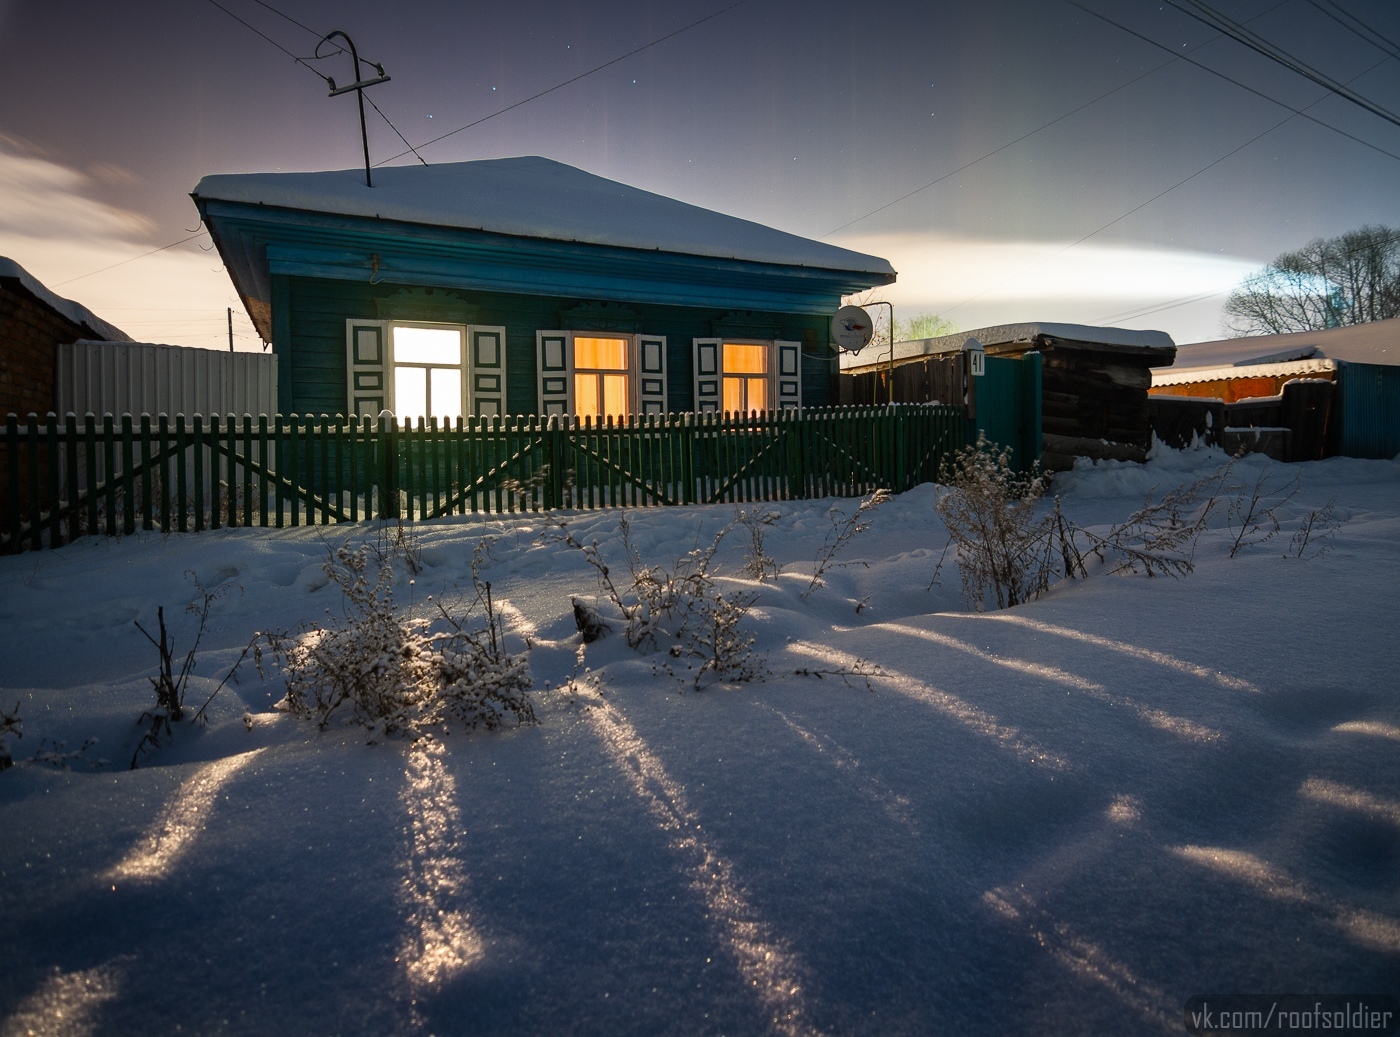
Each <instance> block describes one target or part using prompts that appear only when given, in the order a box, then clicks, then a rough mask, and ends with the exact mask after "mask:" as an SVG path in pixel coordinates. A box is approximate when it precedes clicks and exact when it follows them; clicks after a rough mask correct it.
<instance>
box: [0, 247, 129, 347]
mask: <svg viewBox="0 0 1400 1037" xmlns="http://www.w3.org/2000/svg"><path fill="white" fill-rule="evenodd" d="M0 277H9V278H13V279H15V280H17V281H18V282H19V283H20V284H21V285H23V286H24V289H25V291H27V292H28V293H29V294H30V295H32V296H34V298H36V299H38V300H39V301H40V302H42V303H43V304H44V305H45V306H47V307H48V308H49V309H51V310H53V311H54V312H55V313H59V314H61V315H62V316H64V317H67V318H68V319H69V320H71V321H72V322H73V323H74V324H78V325H86V326H87V328H88V330H89V331H91V332H92V334H93V336H94V337H96V338H100V339H103V340H105V341H107V342H130V341H131V336H130V335H128V334H127V333H126V332H124V331H122V330H121V329H120V328H118V327H115V326H114V325H111V324H108V323H107V322H106V321H105V320H103V319H102V318H101V317H99V316H97V315H96V314H95V313H93V312H92V311H91V310H89V309H88V308H87V307H86V306H83V305H81V304H79V303H76V302H74V301H73V300H72V299H65V298H63V297H62V296H60V295H55V294H54V293H53V292H51V291H49V289H47V288H45V287H44V285H43V283H42V282H41V281H40V280H39V279H38V278H37V277H35V276H34V275H33V274H31V273H30V272H29V271H28V270H26V269H24V267H22V266H20V265H19V264H18V263H16V262H15V261H14V260H13V259H7V258H6V257H4V256H0Z"/></svg>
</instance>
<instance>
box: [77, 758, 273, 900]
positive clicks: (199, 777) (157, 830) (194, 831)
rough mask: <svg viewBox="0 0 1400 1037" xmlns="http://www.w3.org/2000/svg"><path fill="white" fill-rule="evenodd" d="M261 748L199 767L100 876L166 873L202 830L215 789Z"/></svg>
mask: <svg viewBox="0 0 1400 1037" xmlns="http://www.w3.org/2000/svg"><path fill="white" fill-rule="evenodd" d="M261 752H262V750H261V749H254V750H253V751H252V752H247V753H240V754H239V755H238V756H229V757H226V758H224V759H222V760H215V761H213V762H212V763H206V764H205V765H204V766H202V767H200V768H199V770H197V771H195V772H194V774H193V775H192V776H191V777H190V778H188V779H187V780H186V781H185V782H184V784H182V785H181V786H180V787H179V788H178V789H177V790H176V792H175V795H174V796H172V797H171V799H170V802H169V803H167V804H166V806H165V809H164V810H163V811H161V815H160V817H158V818H157V819H156V821H155V823H154V824H153V825H151V827H150V828H148V829H147V830H146V834H145V835H144V836H143V837H142V839H141V841H140V842H139V843H138V844H137V845H136V847H135V848H134V849H132V851H131V852H130V853H128V854H127V855H126V856H125V857H124V858H122V859H121V860H120V861H119V862H118V863H117V864H115V865H113V866H112V867H111V868H109V869H108V870H107V872H106V874H105V875H104V876H103V877H104V878H105V879H107V880H108V881H112V880H116V879H138V880H141V881H151V880H155V879H163V878H165V877H166V876H167V875H169V874H170V872H171V871H172V870H173V869H174V867H175V865H176V863H177V862H178V861H179V860H180V858H181V857H183V856H184V855H185V854H186V853H187V852H188V851H189V848H190V846H191V845H192V844H193V843H194V840H195V837H196V836H198V835H199V833H200V832H202V831H204V826H205V824H206V823H207V822H208V820H209V814H210V812H211V811H212V810H213V809H214V804H215V803H216V802H218V798H219V790H220V789H222V788H223V787H224V785H225V784H227V782H228V780H229V779H230V778H232V777H233V776H234V775H235V774H237V773H238V772H239V771H241V770H242V769H243V768H244V767H246V766H248V764H250V763H252V762H253V760H254V759H256V758H257V756H258V754H259V753H261Z"/></svg>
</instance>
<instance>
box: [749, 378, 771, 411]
mask: <svg viewBox="0 0 1400 1037" xmlns="http://www.w3.org/2000/svg"><path fill="white" fill-rule="evenodd" d="M746 381H747V382H748V383H749V391H748V393H747V394H746V398H745V400H744V407H745V409H746V410H757V411H766V410H767V409H768V379H767V378H749V379H746Z"/></svg>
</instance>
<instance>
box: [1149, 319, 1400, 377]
mask: <svg viewBox="0 0 1400 1037" xmlns="http://www.w3.org/2000/svg"><path fill="white" fill-rule="evenodd" d="M1311 356H1320V357H1330V358H1331V359H1333V360H1345V361H1347V362H1349V363H1354V364H1400V317H1393V318H1391V319H1390V320H1378V321H1372V322H1371V323H1369V324H1353V325H1351V326H1349V327H1345V328H1327V329H1326V330H1323V331H1296V332H1292V333H1290V334H1286V335H1250V336H1248V337H1245V338H1226V339H1216V340H1215V341H1212V342H1188V343H1187V344H1186V345H1184V346H1178V347H1177V351H1176V363H1177V366H1178V367H1181V366H1183V365H1185V366H1190V367H1228V366H1232V365H1233V366H1244V365H1247V364H1271V363H1280V362H1283V361H1286V360H1301V359H1304V358H1306V357H1311Z"/></svg>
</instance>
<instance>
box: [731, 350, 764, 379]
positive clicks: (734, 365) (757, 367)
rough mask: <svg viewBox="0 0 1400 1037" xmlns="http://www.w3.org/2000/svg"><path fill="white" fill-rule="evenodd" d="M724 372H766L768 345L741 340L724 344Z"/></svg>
mask: <svg viewBox="0 0 1400 1037" xmlns="http://www.w3.org/2000/svg"><path fill="white" fill-rule="evenodd" d="M724 373H725V374H727V375H728V374H767V373H768V346H766V345H762V344H759V345H754V344H751V343H742V342H726V343H725V344H724Z"/></svg>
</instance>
